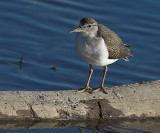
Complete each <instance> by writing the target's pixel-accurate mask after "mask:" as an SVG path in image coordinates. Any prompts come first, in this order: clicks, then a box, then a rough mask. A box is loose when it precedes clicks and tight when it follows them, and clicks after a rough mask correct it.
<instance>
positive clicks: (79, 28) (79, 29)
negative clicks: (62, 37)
mask: <svg viewBox="0 0 160 133" xmlns="http://www.w3.org/2000/svg"><path fill="white" fill-rule="evenodd" d="M82 31H83V30H82V28H81V27H80V26H79V27H78V28H75V29H73V30H71V31H70V32H69V33H73V32H82Z"/></svg>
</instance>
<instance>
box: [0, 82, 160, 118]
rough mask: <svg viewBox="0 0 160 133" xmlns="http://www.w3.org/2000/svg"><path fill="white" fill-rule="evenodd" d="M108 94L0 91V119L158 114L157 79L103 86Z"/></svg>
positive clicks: (75, 91) (159, 101) (67, 91)
mask: <svg viewBox="0 0 160 133" xmlns="http://www.w3.org/2000/svg"><path fill="white" fill-rule="evenodd" d="M106 89H107V92H108V94H104V93H102V92H95V93H93V94H90V93H87V92H84V93H80V92H78V91H77V90H66V91H0V119H1V120H6V119H14V120H15V119H53V120H57V119H58V120H66V119H67V120H68V119H70V120H76V119H99V118H104V119H105V118H119V117H120V118H122V117H159V116H160V80H157V81H151V82H144V83H136V84H129V85H121V86H113V87H106Z"/></svg>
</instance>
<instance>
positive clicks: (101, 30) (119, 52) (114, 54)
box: [97, 24, 132, 59]
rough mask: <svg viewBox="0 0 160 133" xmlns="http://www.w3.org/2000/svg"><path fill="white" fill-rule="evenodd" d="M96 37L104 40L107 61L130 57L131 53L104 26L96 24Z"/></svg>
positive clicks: (117, 37)
mask: <svg viewBox="0 0 160 133" xmlns="http://www.w3.org/2000/svg"><path fill="white" fill-rule="evenodd" d="M97 37H102V38H103V39H104V41H105V43H106V45H107V48H108V51H109V59H121V58H125V57H127V56H132V51H131V50H129V49H128V48H127V47H126V45H124V43H123V41H122V40H121V39H120V37H119V36H118V35H117V34H116V33H114V32H113V31H112V30H110V29H109V28H107V27H106V26H104V25H101V24H98V33H97Z"/></svg>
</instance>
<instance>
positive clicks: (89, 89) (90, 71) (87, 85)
mask: <svg viewBox="0 0 160 133" xmlns="http://www.w3.org/2000/svg"><path fill="white" fill-rule="evenodd" d="M89 68H90V69H89V76H88V81H87V83H86V86H85V88H82V89H79V92H84V91H88V92H89V93H92V91H91V90H92V88H91V87H89V82H90V79H91V76H92V73H93V68H92V65H91V64H89Z"/></svg>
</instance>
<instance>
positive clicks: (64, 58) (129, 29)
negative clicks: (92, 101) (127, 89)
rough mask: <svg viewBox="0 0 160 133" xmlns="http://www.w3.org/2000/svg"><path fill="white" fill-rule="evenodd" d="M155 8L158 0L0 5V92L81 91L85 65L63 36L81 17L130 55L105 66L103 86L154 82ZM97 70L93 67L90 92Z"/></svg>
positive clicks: (158, 58) (27, 0)
mask: <svg viewBox="0 0 160 133" xmlns="http://www.w3.org/2000/svg"><path fill="white" fill-rule="evenodd" d="M159 9H160V1H159V0H134V1H131V0H101V1H98V0H81V1H78V0H77V1H76V0H45V1H44V0H1V1H0V91H2V90H6V91H8V90H34V91H36V90H42V91H48V90H53V91H54V90H64V89H65V90H68V89H71V88H81V87H84V85H85V83H86V80H87V77H88V69H89V66H88V64H87V63H86V62H84V61H83V60H82V59H81V58H80V56H79V55H78V53H77V51H76V50H75V46H74V37H75V34H69V33H68V31H70V30H72V29H73V28H75V27H77V26H78V25H79V20H80V19H81V18H83V17H86V16H89V17H93V18H94V19H95V20H97V21H98V22H99V23H101V24H104V25H106V26H107V27H109V28H110V29H112V30H113V31H115V32H116V33H117V34H118V35H119V36H120V37H121V38H122V40H123V41H124V42H125V43H126V44H129V45H130V46H131V49H132V50H133V52H134V55H135V56H134V58H130V61H129V62H125V61H124V60H119V61H117V62H116V63H114V64H111V65H109V70H108V72H107V76H106V80H105V86H114V85H120V84H126V83H135V82H142V81H146V80H158V79H160V70H159V68H160V54H159V53H160V15H159V12H160V11H159ZM21 56H23V57H24V58H23V64H22V66H21V67H22V68H21V69H20V66H19V61H20V58H21ZM51 67H54V68H56V69H54V70H53V69H51ZM102 70H103V68H102V67H94V73H93V75H92V78H91V82H90V84H91V87H97V86H98V85H99V84H100V83H101V79H102Z"/></svg>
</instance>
